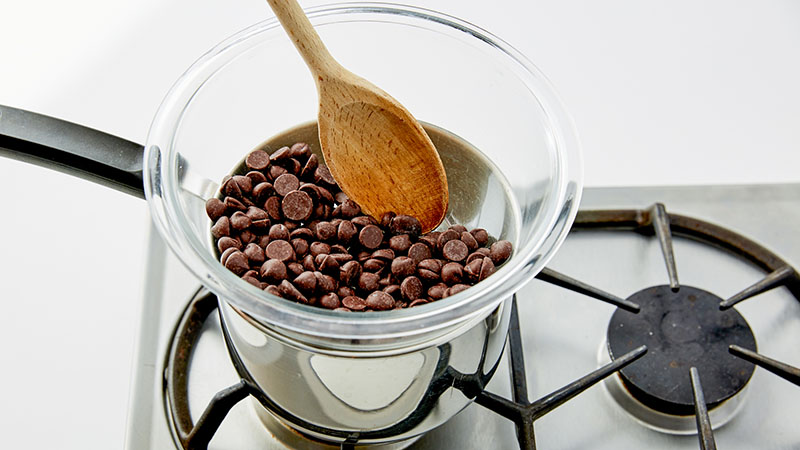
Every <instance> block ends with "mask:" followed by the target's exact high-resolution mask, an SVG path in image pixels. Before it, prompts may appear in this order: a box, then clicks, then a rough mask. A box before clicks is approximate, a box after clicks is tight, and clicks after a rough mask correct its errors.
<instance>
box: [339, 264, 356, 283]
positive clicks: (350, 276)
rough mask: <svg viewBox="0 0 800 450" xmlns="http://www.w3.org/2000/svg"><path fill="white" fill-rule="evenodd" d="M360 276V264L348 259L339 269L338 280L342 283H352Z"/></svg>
mask: <svg viewBox="0 0 800 450" xmlns="http://www.w3.org/2000/svg"><path fill="white" fill-rule="evenodd" d="M360 276H361V264H359V263H358V262H356V261H348V262H346V263H344V265H342V267H341V269H340V270H339V280H340V281H341V282H342V283H344V284H353V283H354V282H356V281H357V280H358V278H359V277H360Z"/></svg>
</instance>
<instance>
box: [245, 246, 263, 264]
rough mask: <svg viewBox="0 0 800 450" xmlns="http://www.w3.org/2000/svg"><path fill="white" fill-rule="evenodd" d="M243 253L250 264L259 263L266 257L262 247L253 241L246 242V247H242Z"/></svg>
mask: <svg viewBox="0 0 800 450" xmlns="http://www.w3.org/2000/svg"><path fill="white" fill-rule="evenodd" d="M244 254H245V256H247V259H248V261H250V265H251V266H258V265H261V264H262V263H263V262H264V260H265V259H266V255H265V254H264V249H263V248H261V247H259V246H258V244H255V243H250V244H247V247H245V248H244Z"/></svg>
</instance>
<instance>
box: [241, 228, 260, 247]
mask: <svg viewBox="0 0 800 450" xmlns="http://www.w3.org/2000/svg"><path fill="white" fill-rule="evenodd" d="M239 241H241V242H242V245H247V244H249V243H251V242H255V241H256V235H255V234H253V233H252V232H251V231H250V230H244V231H242V232H241V233H239Z"/></svg>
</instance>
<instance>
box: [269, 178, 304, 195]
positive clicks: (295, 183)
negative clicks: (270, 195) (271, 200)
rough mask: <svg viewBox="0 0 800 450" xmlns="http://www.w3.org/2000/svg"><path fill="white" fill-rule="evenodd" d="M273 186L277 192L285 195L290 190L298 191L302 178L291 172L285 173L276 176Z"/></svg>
mask: <svg viewBox="0 0 800 450" xmlns="http://www.w3.org/2000/svg"><path fill="white" fill-rule="evenodd" d="M272 186H273V188H275V192H276V193H277V194H278V195H280V196H281V197H283V196H285V195H286V194H288V193H289V192H292V191H296V190H297V189H298V188H299V187H300V180H298V179H297V177H296V176H294V175H292V174H291V173H285V174H283V175H281V176H279V177H278V178H276V179H275V182H274V183H272Z"/></svg>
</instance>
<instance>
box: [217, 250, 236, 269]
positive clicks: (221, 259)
mask: <svg viewBox="0 0 800 450" xmlns="http://www.w3.org/2000/svg"><path fill="white" fill-rule="evenodd" d="M235 251H238V249H237V248H236V247H229V248H226V249H225V251H224V252H222V254H221V255H220V257H219V262H220V263H221V264H222V265H223V266H224V265H225V261H227V260H228V257H229V256H231V254H232V253H233V252H235Z"/></svg>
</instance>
